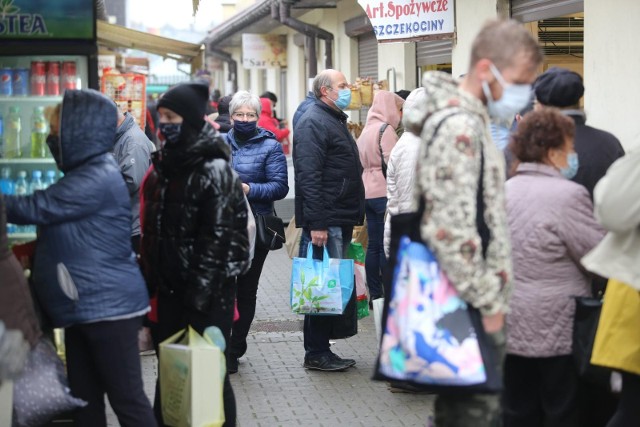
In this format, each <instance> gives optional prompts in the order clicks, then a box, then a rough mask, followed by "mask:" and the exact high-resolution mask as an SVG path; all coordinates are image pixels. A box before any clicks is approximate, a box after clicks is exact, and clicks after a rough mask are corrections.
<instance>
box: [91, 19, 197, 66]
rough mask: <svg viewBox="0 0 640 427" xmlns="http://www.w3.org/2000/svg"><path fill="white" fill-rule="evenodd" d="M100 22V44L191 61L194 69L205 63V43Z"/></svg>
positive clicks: (180, 60) (181, 60)
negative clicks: (180, 39) (184, 40)
mask: <svg viewBox="0 0 640 427" xmlns="http://www.w3.org/2000/svg"><path fill="white" fill-rule="evenodd" d="M97 22H98V31H97V32H98V44H100V45H103V46H108V47H113V48H127V49H138V50H141V51H144V52H148V53H153V54H155V55H160V56H163V57H165V58H171V59H175V60H176V61H179V62H185V63H190V64H191V65H192V69H198V68H201V67H202V64H203V63H204V45H202V44H194V43H187V42H183V41H179V40H174V39H170V38H167V37H161V36H156V35H154V34H149V33H145V32H142V31H137V30H132V29H130V28H126V27H122V26H120V25H114V24H109V23H108V22H105V21H97Z"/></svg>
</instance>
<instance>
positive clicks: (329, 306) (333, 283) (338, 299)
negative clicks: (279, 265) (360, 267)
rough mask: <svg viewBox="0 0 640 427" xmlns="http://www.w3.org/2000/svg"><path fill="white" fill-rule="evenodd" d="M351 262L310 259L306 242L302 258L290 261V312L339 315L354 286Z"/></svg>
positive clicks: (326, 255) (325, 253)
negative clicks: (305, 255)
mask: <svg viewBox="0 0 640 427" xmlns="http://www.w3.org/2000/svg"><path fill="white" fill-rule="evenodd" d="M353 268H354V267H353V260H352V259H337V258H329V253H328V252H327V248H326V247H325V248H324V251H323V259H322V260H316V259H313V247H312V245H311V243H309V245H308V247H307V257H306V258H298V257H296V258H294V259H293V266H292V268H291V311H293V312H294V313H297V314H314V315H323V314H324V315H326V314H329V315H339V314H342V313H343V312H344V310H345V308H346V307H347V303H348V302H349V299H350V298H351V295H352V293H353V287H354V272H353Z"/></svg>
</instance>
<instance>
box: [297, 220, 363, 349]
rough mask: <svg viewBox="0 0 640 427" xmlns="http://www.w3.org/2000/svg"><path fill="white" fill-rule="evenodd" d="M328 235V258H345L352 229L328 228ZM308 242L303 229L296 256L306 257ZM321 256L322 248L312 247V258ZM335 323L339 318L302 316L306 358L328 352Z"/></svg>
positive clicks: (309, 236)
mask: <svg viewBox="0 0 640 427" xmlns="http://www.w3.org/2000/svg"><path fill="white" fill-rule="evenodd" d="M328 233H329V237H328V239H327V245H326V246H327V252H329V257H330V258H346V257H347V250H348V249H349V243H351V236H352V234H353V227H352V226H344V227H329V228H328ZM309 242H311V231H310V230H309V229H307V228H303V229H302V237H301V238H300V251H299V255H298V256H300V257H306V256H307V247H308V245H309ZM322 256H323V250H322V247H321V246H315V245H313V258H314V259H322ZM336 321H340V316H309V315H306V316H304V350H305V355H306V356H307V357H309V356H311V357H314V356H319V355H322V354H324V353H328V352H330V350H329V337H330V335H331V330H332V329H333V323H334V322H336Z"/></svg>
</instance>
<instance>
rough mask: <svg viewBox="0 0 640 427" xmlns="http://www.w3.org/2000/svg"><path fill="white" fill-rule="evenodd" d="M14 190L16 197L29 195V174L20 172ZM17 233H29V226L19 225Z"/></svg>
mask: <svg viewBox="0 0 640 427" xmlns="http://www.w3.org/2000/svg"><path fill="white" fill-rule="evenodd" d="M13 188H14V194H15V195H16V196H28V195H29V184H27V172H26V171H20V172H18V179H17V180H16V183H15V186H14V187H13ZM15 231H16V232H17V233H25V232H27V231H28V226H25V225H17V226H16V230H15Z"/></svg>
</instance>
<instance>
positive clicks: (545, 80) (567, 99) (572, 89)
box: [533, 67, 584, 107]
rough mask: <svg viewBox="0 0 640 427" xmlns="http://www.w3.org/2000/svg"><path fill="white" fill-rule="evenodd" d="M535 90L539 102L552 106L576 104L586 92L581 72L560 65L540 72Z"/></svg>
mask: <svg viewBox="0 0 640 427" xmlns="http://www.w3.org/2000/svg"><path fill="white" fill-rule="evenodd" d="M533 90H534V92H535V94H536V99H537V100H538V102H540V103H541V104H544V105H547V106H551V107H569V106H572V105H576V104H577V103H578V101H580V98H582V95H583V94H584V86H583V84H582V77H581V76H580V74H578V73H576V72H574V71H571V70H567V69H566V68H560V67H553V68H549V69H548V70H547V71H545V72H544V73H542V74H540V75H539V76H538V78H537V79H536V81H535V83H534V84H533Z"/></svg>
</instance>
